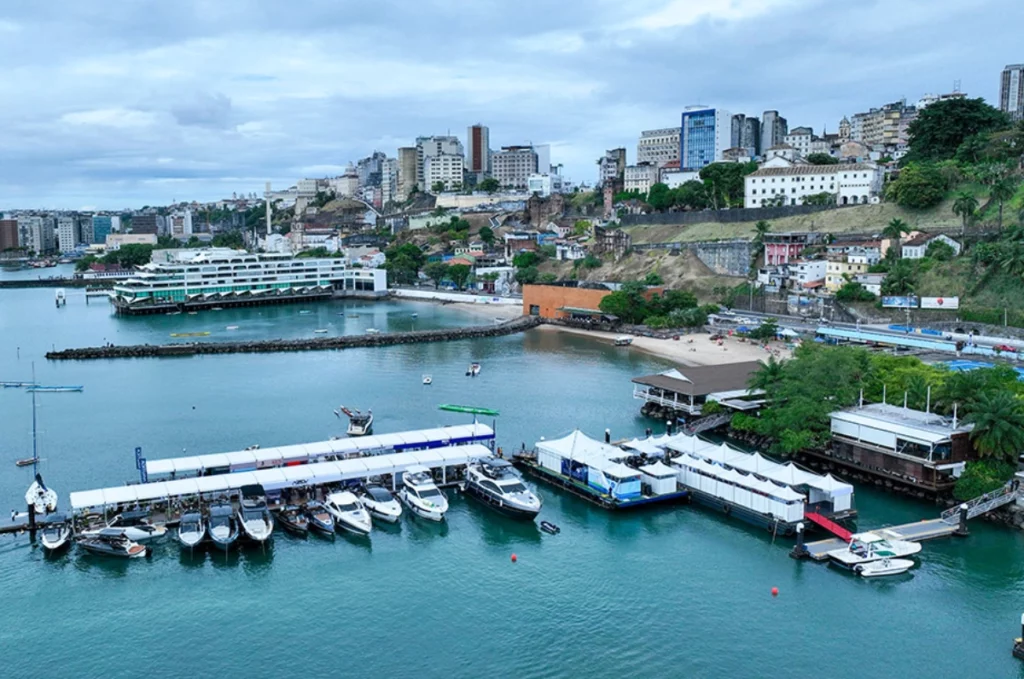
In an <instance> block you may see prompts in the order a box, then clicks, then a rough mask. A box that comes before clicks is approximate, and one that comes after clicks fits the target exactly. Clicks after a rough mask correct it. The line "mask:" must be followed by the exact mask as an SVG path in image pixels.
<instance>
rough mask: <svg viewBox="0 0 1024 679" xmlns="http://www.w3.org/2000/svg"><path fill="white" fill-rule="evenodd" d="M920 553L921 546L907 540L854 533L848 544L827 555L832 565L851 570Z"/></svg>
mask: <svg viewBox="0 0 1024 679" xmlns="http://www.w3.org/2000/svg"><path fill="white" fill-rule="evenodd" d="M920 551H921V544H920V543H918V542H909V541H907V540H888V539H886V538H885V537H883V536H881V535H879V534H878V533H855V534H853V535H852V536H850V544H849V545H847V546H846V547H844V548H842V549H836V550H833V551H831V552H829V553H828V558H829V559H830V560H831V562H832V563H834V564H836V565H837V566H841V567H843V568H848V569H851V570H853V569H854V568H855V567H856V566H862V565H864V564H868V563H871V562H873V561H881V560H883V559H897V558H900V557H905V556H911V555H913V554H917V553H918V552H920Z"/></svg>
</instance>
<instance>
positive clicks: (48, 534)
mask: <svg viewBox="0 0 1024 679" xmlns="http://www.w3.org/2000/svg"><path fill="white" fill-rule="evenodd" d="M40 523H41V524H42V526H43V530H42V532H41V533H40V536H39V537H40V542H42V543H43V549H45V550H46V551H47V553H50V554H55V553H57V552H59V551H61V550H62V549H64V548H65V547H67V546H68V545H69V544H71V522H70V521H68V517H67V516H65V515H64V514H48V515H47V516H45V517H43V519H42V521H40Z"/></svg>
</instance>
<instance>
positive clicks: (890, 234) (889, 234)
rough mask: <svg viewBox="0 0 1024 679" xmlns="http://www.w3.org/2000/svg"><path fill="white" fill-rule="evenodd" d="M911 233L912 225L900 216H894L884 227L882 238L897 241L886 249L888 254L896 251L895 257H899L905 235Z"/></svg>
mask: <svg viewBox="0 0 1024 679" xmlns="http://www.w3.org/2000/svg"><path fill="white" fill-rule="evenodd" d="M908 233H910V227H909V226H907V223H906V222H904V221H903V220H902V219H900V218H899V217H894V218H893V219H892V220H891V221H890V222H889V223H888V224H887V225H886V227H885V228H884V229H882V238H887V239H889V240H894V241H896V245H890V246H889V249H888V250H887V251H886V253H885V254H886V255H888V254H889V253H890V252H895V253H896V254H894V255H893V257H894V258H895V259H899V258H900V255H902V254H903V252H902V250H903V249H902V244H903V236H904V235H905V234H908Z"/></svg>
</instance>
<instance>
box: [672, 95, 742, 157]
mask: <svg viewBox="0 0 1024 679" xmlns="http://www.w3.org/2000/svg"><path fill="white" fill-rule="evenodd" d="M731 137H732V115H730V114H729V112H728V111H725V110H723V109H720V108H709V107H706V106H688V107H687V108H686V110H685V111H683V115H682V124H681V125H680V135H679V169H680V170H682V171H683V172H696V171H699V170H701V169H703V168H705V167H707V166H708V165H710V164H711V163H713V162H715V161H718V160H722V152H723V151H725V150H726V149H727V148H729V146H730V144H729V142H730V141H731Z"/></svg>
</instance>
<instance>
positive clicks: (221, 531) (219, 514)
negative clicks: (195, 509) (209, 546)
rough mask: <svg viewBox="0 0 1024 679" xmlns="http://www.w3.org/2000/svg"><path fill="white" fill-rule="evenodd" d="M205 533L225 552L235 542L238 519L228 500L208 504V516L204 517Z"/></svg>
mask: <svg viewBox="0 0 1024 679" xmlns="http://www.w3.org/2000/svg"><path fill="white" fill-rule="evenodd" d="M206 534H207V535H209V536H210V541H211V542H213V544H215V545H217V547H219V548H220V549H223V550H224V551H225V552H226V551H228V550H229V549H231V545H233V544H235V541H236V540H237V539H238V521H237V520H236V519H235V510H234V508H233V507H232V506H231V503H230V502H220V503H217V504H215V505H211V506H210V516H209V517H208V518H207V519H206Z"/></svg>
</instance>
